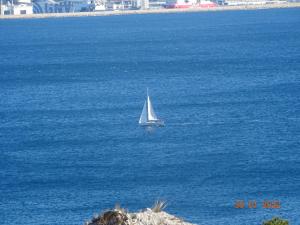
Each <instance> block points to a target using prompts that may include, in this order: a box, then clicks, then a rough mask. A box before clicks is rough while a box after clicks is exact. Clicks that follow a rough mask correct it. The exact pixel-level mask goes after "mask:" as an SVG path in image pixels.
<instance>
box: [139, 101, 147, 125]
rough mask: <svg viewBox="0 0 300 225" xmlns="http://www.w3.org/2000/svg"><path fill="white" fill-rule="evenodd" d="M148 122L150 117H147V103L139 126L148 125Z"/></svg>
mask: <svg viewBox="0 0 300 225" xmlns="http://www.w3.org/2000/svg"><path fill="white" fill-rule="evenodd" d="M147 121H148V116H147V103H146V101H145V103H144V107H143V111H142V114H141V116H140V120H139V124H141V123H147Z"/></svg>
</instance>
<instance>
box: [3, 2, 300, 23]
mask: <svg viewBox="0 0 300 225" xmlns="http://www.w3.org/2000/svg"><path fill="white" fill-rule="evenodd" d="M296 7H300V3H280V4H265V5H243V6H218V7H215V8H188V9H150V10H124V11H101V12H76V13H44V14H31V15H2V16H0V19H38V18H60V17H80V16H116V15H131V14H156V13H189V12H209V11H210V12H213V11H225V10H259V9H274V8H296Z"/></svg>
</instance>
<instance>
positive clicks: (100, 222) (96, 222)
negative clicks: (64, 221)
mask: <svg viewBox="0 0 300 225" xmlns="http://www.w3.org/2000/svg"><path fill="white" fill-rule="evenodd" d="M162 210H163V207H153V208H152V209H149V208H147V209H145V210H143V211H141V212H137V213H129V212H126V211H125V210H123V209H121V208H119V207H116V208H115V209H113V210H109V211H106V212H104V213H102V214H101V215H98V216H95V217H94V218H93V219H92V220H91V221H89V222H86V223H85V225H193V224H191V223H188V222H184V221H183V220H182V219H180V218H178V217H175V216H173V215H170V214H168V213H166V212H164V211H162Z"/></svg>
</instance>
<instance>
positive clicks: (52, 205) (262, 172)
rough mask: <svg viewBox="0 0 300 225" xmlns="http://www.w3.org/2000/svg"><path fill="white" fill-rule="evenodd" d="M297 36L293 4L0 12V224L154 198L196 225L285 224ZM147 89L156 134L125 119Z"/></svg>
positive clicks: (136, 111) (298, 174)
mask: <svg viewBox="0 0 300 225" xmlns="http://www.w3.org/2000/svg"><path fill="white" fill-rule="evenodd" d="M299 37H300V9H274V10H257V11H232V12H230V11H228V12H205V13H182V14H157V15H129V16H109V17H88V18H84V17H82V18H60V19H59V18H58V19H28V20H27V19H26V20H1V21H0V221H1V224H3V225H10V224H22V225H41V224H43V225H75V224H83V223H84V221H86V220H88V219H90V218H91V217H92V216H93V214H94V213H98V212H100V211H101V210H104V209H107V208H112V207H113V206H114V205H115V203H117V202H118V203H120V204H121V205H122V206H123V207H125V208H127V209H129V210H130V211H135V210H139V209H141V208H145V207H151V205H152V204H153V202H154V201H155V200H157V199H163V200H166V201H167V202H168V208H167V211H168V212H169V213H172V214H175V215H178V216H180V217H182V218H184V219H186V220H188V221H190V222H193V223H197V224H200V225H229V224H234V225H259V224H262V221H263V220H266V219H271V218H272V217H273V216H280V217H283V218H285V219H288V220H289V221H290V222H291V224H292V225H299V224H300V38H299ZM147 87H148V88H149V92H150V95H151V97H152V101H153V105H154V109H155V111H156V113H157V114H158V116H159V117H160V118H162V119H164V120H165V123H166V126H165V127H164V128H159V129H153V130H144V129H143V128H141V127H139V126H138V123H137V122H138V119H139V116H140V113H141V111H142V107H143V104H144V100H145V96H146V88H147ZM238 200H242V201H244V202H245V208H242V209H237V208H235V203H236V202H237V201H238ZM250 200H252V201H256V202H257V207H256V208H248V206H247V203H248V201H250ZM265 200H268V201H271V202H274V201H279V202H280V208H279V209H272V208H271V209H266V208H264V207H263V201H265Z"/></svg>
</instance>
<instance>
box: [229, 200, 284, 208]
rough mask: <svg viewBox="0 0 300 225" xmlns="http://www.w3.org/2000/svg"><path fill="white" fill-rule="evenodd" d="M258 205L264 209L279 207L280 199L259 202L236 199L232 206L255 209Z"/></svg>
mask: <svg viewBox="0 0 300 225" xmlns="http://www.w3.org/2000/svg"><path fill="white" fill-rule="evenodd" d="M259 206H261V207H262V208H264V209H280V208H281V204H280V201H278V200H272V201H270V200H264V201H262V202H261V203H260V204H258V203H257V201H256V200H248V201H244V200H236V201H235V203H234V207H235V208H236V209H245V208H248V209H256V208H258V207H259Z"/></svg>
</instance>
